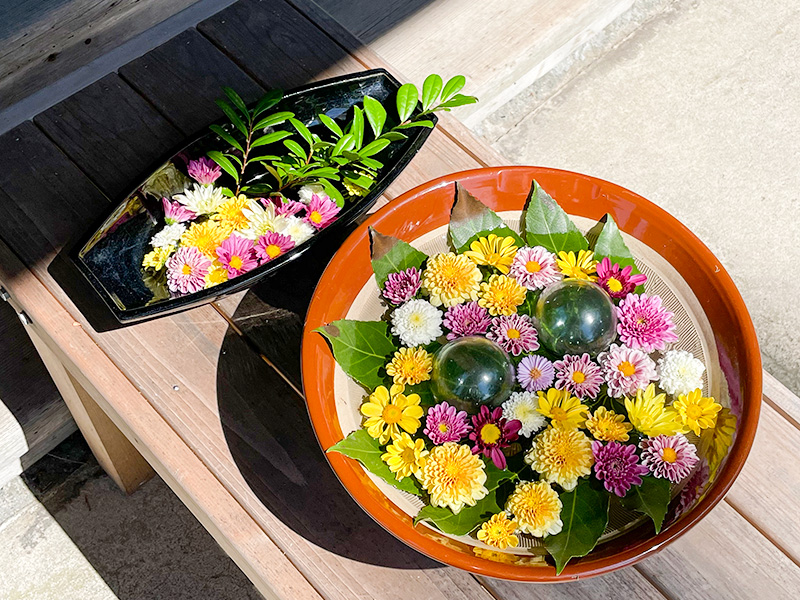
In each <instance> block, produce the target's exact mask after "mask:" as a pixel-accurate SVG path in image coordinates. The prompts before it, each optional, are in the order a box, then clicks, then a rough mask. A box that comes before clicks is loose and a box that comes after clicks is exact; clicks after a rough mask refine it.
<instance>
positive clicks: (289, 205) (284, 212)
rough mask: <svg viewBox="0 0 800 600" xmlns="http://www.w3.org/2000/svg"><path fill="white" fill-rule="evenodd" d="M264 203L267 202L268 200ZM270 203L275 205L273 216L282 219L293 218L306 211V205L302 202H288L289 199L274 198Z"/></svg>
mask: <svg viewBox="0 0 800 600" xmlns="http://www.w3.org/2000/svg"><path fill="white" fill-rule="evenodd" d="M266 202H269V200H267V201H266ZM266 202H265V203H266ZM272 202H273V204H275V214H276V215H281V216H283V217H293V216H295V215H296V214H298V213H301V212H303V211H304V210H305V209H306V205H305V204H303V203H302V202H298V201H297V200H290V199H289V198H283V199H281V198H280V197H276V198H275V199H273V200H272Z"/></svg>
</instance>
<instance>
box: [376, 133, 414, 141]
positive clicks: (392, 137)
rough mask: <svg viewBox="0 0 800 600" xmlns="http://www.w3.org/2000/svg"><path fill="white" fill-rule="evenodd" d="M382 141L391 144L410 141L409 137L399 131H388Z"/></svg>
mask: <svg viewBox="0 0 800 600" xmlns="http://www.w3.org/2000/svg"><path fill="white" fill-rule="evenodd" d="M380 139H382V140H389V141H390V142H399V141H400V140H405V139H408V136H407V135H405V134H403V133H400V132H399V131H387V132H386V133H384V134H383V135H382V136H381V137H380Z"/></svg>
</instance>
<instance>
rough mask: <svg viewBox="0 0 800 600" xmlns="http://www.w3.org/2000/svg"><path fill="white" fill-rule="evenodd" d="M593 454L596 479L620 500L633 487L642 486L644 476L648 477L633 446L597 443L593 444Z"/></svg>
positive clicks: (616, 443)
mask: <svg viewBox="0 0 800 600" xmlns="http://www.w3.org/2000/svg"><path fill="white" fill-rule="evenodd" d="M592 454H593V455H594V474H595V477H597V478H598V479H599V480H600V481H602V482H603V485H604V486H605V488H606V490H608V491H609V492H613V493H614V494H616V495H617V496H619V497H620V498H622V497H623V496H625V494H627V493H628V490H629V489H631V486H634V485H642V475H647V467H645V466H643V465H640V464H639V457H638V456H637V455H636V446H634V445H633V444H620V443H619V442H608V443H607V444H603V443H602V442H597V441H595V442H592Z"/></svg>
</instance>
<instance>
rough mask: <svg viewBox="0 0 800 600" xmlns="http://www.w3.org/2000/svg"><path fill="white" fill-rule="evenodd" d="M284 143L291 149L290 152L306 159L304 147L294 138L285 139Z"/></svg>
mask: <svg viewBox="0 0 800 600" xmlns="http://www.w3.org/2000/svg"><path fill="white" fill-rule="evenodd" d="M283 145H284V146H286V147H287V148H288V149H289V152H291V153H292V154H294V155H295V156H297V157H298V158H302V159H303V160H305V158H306V152H305V150H303V147H302V146H301V145H300V144H298V143H297V142H295V141H294V140H283Z"/></svg>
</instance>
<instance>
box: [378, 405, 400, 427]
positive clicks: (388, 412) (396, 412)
mask: <svg viewBox="0 0 800 600" xmlns="http://www.w3.org/2000/svg"><path fill="white" fill-rule="evenodd" d="M381 417H382V418H383V420H384V422H385V423H388V424H389V425H394V424H395V423H397V422H399V421H400V419H401V418H402V417H403V411H402V410H401V409H400V408H398V407H397V406H395V405H394V404H387V405H386V408H384V409H383V413H382V414H381Z"/></svg>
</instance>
